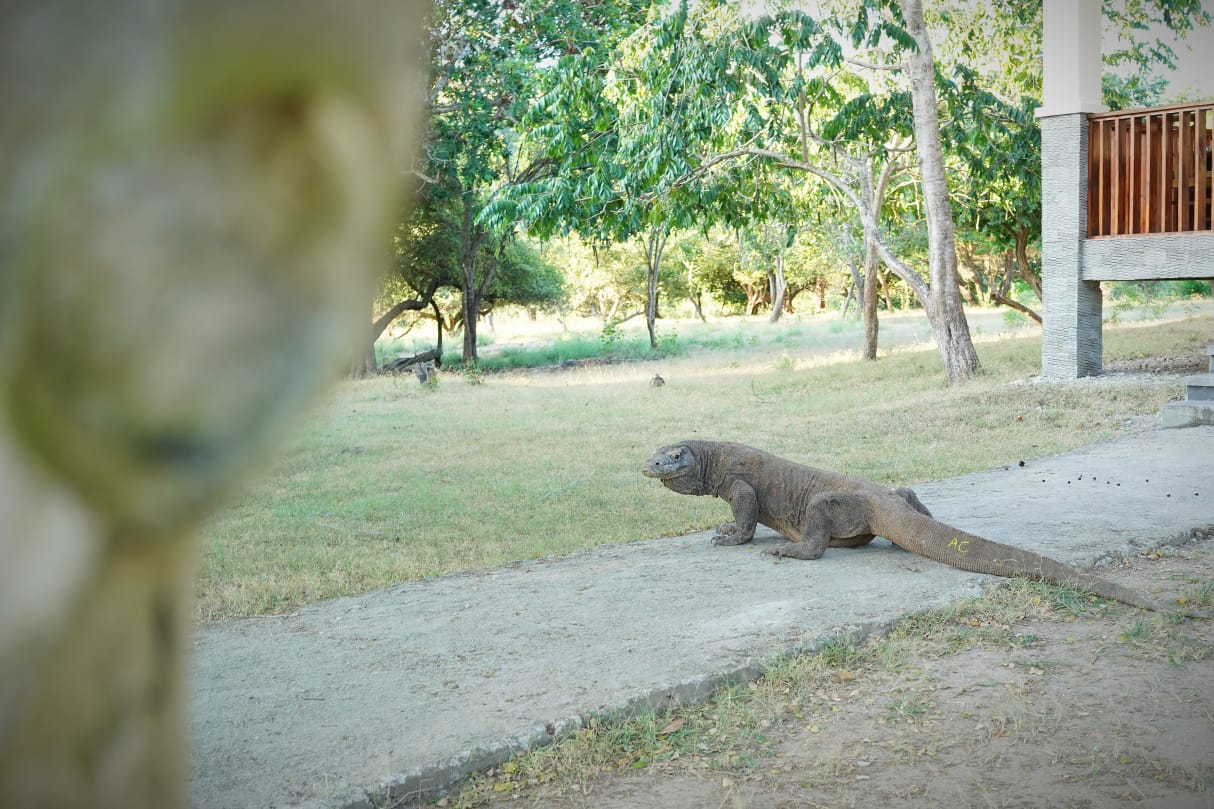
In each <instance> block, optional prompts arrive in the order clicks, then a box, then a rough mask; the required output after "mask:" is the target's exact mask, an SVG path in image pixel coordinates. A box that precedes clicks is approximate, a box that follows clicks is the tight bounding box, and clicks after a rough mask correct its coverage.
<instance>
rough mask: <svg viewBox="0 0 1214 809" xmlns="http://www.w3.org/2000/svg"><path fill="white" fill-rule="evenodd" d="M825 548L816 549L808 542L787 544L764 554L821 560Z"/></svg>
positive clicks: (767, 550)
mask: <svg viewBox="0 0 1214 809" xmlns="http://www.w3.org/2000/svg"><path fill="white" fill-rule="evenodd" d="M825 550H826V548H825V547H822V548H815V547H814V546H813V545H811V544H810V543H808V542H785V543H784V544H783V545H776V546H775V547H774V548H767V549H766V550H764V551H763V553H766V554H770V555H771V556H785V557H788V558H789V559H820V558H821V557H822V553H823V552H824V551H825Z"/></svg>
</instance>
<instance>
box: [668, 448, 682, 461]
mask: <svg viewBox="0 0 1214 809" xmlns="http://www.w3.org/2000/svg"><path fill="white" fill-rule="evenodd" d="M682 457H683V450H681V449H672V450H671V451H670V460H672V461H677V460H679V459H680V458H682Z"/></svg>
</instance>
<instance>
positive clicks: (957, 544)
mask: <svg viewBox="0 0 1214 809" xmlns="http://www.w3.org/2000/svg"><path fill="white" fill-rule="evenodd" d="M948 546H949V547H950V548H952V549H953V550H955V551H956V552H957V553H968V552H969V549H970V541H969V540H968V539H957V538H956V537H953V540H952V542H950V543H948Z"/></svg>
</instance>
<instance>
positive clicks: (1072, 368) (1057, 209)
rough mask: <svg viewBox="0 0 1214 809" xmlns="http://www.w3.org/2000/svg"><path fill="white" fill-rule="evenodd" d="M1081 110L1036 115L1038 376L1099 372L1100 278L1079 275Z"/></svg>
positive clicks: (1083, 162)
mask: <svg viewBox="0 0 1214 809" xmlns="http://www.w3.org/2000/svg"><path fill="white" fill-rule="evenodd" d="M1087 155H1088V118H1087V114H1086V113H1073V114H1070V115H1052V116H1050V117H1047V118H1042V119H1041V212H1042V222H1041V298H1042V307H1043V310H1044V311H1043V314H1042V320H1043V325H1042V335H1041V374H1042V376H1046V377H1056V378H1072V379H1073V378H1076V377H1081V376H1092V375H1094V374H1099V373H1100V367H1101V334H1100V321H1101V296H1100V282H1098V281H1084V280H1082V278H1081V261H1082V258H1083V240H1084V238H1085V236H1086V235H1087Z"/></svg>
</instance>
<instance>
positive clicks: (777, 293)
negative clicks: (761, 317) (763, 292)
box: [767, 252, 788, 323]
mask: <svg viewBox="0 0 1214 809" xmlns="http://www.w3.org/2000/svg"><path fill="white" fill-rule="evenodd" d="M769 277H770V279H771V317H769V318H768V319H767V320H768V322H769V323H775V322H777V321H778V320H779V319H780V315H781V314H782V313H783V312H784V296H785V294H787V292H788V284H787V283H786V282H785V280H784V254H783V253H782V252H781V253H777V254H776V268H775V270H773V271H772V273H771V275H770V276H769Z"/></svg>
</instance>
